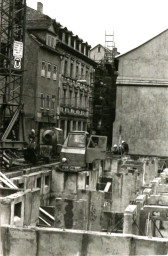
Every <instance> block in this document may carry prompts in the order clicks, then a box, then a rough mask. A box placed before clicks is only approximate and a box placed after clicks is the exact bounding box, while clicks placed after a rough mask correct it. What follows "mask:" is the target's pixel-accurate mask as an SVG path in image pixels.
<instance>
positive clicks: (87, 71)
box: [86, 70, 88, 81]
mask: <svg viewBox="0 0 168 256" xmlns="http://www.w3.org/2000/svg"><path fill="white" fill-rule="evenodd" d="M87 80H88V70H86V81H87Z"/></svg>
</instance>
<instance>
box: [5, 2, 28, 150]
mask: <svg viewBox="0 0 168 256" xmlns="http://www.w3.org/2000/svg"><path fill="white" fill-rule="evenodd" d="M25 19H26V0H0V147H1V150H5V149H18V148H22V147H23V145H24V143H25V132H24V118H23V101H22V90H23V72H24V37H25Z"/></svg>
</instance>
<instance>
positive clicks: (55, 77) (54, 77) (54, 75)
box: [53, 66, 57, 80]
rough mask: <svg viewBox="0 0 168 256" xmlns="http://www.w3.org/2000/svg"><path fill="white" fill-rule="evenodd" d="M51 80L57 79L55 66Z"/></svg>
mask: <svg viewBox="0 0 168 256" xmlns="http://www.w3.org/2000/svg"><path fill="white" fill-rule="evenodd" d="M53 80H57V66H54V68H53Z"/></svg>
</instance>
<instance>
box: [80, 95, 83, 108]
mask: <svg viewBox="0 0 168 256" xmlns="http://www.w3.org/2000/svg"><path fill="white" fill-rule="evenodd" d="M82 99H83V97H82V94H80V106H81V107H82V106H83V102H82Z"/></svg>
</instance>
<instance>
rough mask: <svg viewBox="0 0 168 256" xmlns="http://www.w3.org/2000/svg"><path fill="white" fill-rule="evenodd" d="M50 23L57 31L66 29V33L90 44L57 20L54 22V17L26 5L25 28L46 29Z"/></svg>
mask: <svg viewBox="0 0 168 256" xmlns="http://www.w3.org/2000/svg"><path fill="white" fill-rule="evenodd" d="M51 25H53V26H54V27H55V30H56V32H57V33H58V31H59V30H64V31H66V33H69V34H71V35H72V36H73V37H76V38H77V39H78V40H80V41H81V42H82V43H85V44H87V45H88V46H90V45H89V44H88V43H87V42H83V40H82V39H81V38H79V37H78V35H74V34H73V32H72V31H70V30H68V28H67V27H64V26H62V25H61V24H60V23H59V22H56V20H55V19H52V18H50V17H49V16H47V15H45V14H43V13H40V12H39V11H37V10H34V9H33V8H31V7H28V6H27V7H26V28H27V29H28V30H47V29H48V28H49V27H50V26H51ZM90 47H91V46H90Z"/></svg>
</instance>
